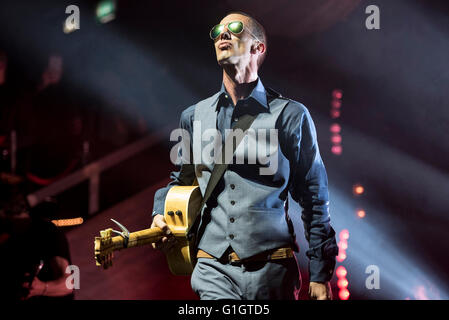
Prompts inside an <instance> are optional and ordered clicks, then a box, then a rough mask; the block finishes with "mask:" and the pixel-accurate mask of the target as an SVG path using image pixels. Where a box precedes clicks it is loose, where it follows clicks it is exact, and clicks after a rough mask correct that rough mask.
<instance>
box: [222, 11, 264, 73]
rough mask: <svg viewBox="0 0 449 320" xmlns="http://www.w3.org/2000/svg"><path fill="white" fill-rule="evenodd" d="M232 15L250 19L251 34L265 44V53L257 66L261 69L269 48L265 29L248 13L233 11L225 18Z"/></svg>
mask: <svg viewBox="0 0 449 320" xmlns="http://www.w3.org/2000/svg"><path fill="white" fill-rule="evenodd" d="M231 14H240V15H242V16H245V17H248V18H249V20H250V21H251V26H250V29H251V32H252V33H253V34H254V35H255V36H256V37H257V39H259V40H260V41H262V42H263V43H264V44H265V52H264V53H263V54H262V55H261V56H260V57H259V60H258V61H257V66H258V67H260V66H261V65H262V63H263V61H264V60H265V56H266V55H267V48H268V44H267V33H266V32H265V28H264V27H263V26H262V24H260V23H259V21H257V20H256V19H255V18H253V17H252V16H250V15H249V14H247V13H246V12H243V11H231V12H228V13H227V14H226V15H225V17H227V16H229V15H231Z"/></svg>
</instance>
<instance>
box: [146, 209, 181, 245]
mask: <svg viewBox="0 0 449 320" xmlns="http://www.w3.org/2000/svg"><path fill="white" fill-rule="evenodd" d="M154 227H158V228H161V229H162V231H164V233H165V234H166V235H167V236H166V237H163V238H162V239H161V240H159V241H158V242H155V243H153V244H152V246H153V248H154V249H159V250H161V251H162V252H164V253H167V252H169V251H170V250H171V249H172V248H173V245H174V244H175V243H176V239H175V237H174V236H173V234H172V233H171V231H170V229H169V228H168V226H167V224H166V223H165V218H164V216H163V215H162V214H157V215H155V216H154V217H153V222H152V223H151V228H154Z"/></svg>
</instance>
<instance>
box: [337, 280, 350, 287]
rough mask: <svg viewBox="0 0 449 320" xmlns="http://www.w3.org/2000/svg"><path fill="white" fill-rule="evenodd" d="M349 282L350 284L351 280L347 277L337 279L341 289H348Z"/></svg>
mask: <svg viewBox="0 0 449 320" xmlns="http://www.w3.org/2000/svg"><path fill="white" fill-rule="evenodd" d="M348 284H349V282H348V280H347V279H346V278H342V279H339V280H338V281H337V286H338V287H339V288H340V289H346V288H347V287H348Z"/></svg>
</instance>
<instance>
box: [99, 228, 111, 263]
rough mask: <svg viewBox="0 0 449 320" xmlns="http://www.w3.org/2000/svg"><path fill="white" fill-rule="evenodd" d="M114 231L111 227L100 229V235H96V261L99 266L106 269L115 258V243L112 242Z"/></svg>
mask: <svg viewBox="0 0 449 320" xmlns="http://www.w3.org/2000/svg"><path fill="white" fill-rule="evenodd" d="M112 235H113V231H112V229H111V228H109V229H106V230H101V231H100V237H95V263H96V265H97V267H100V266H103V268H104V269H107V268H108V267H110V266H112V258H114V244H113V242H112Z"/></svg>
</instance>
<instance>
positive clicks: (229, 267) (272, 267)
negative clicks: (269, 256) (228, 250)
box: [190, 258, 301, 300]
mask: <svg viewBox="0 0 449 320" xmlns="http://www.w3.org/2000/svg"><path fill="white" fill-rule="evenodd" d="M190 281H191V286H192V289H193V291H194V292H195V293H196V294H197V295H198V296H199V297H200V299H201V300H219V299H230V300H298V297H299V289H300V287H301V274H300V272H299V268H298V264H297V261H296V258H289V259H279V260H271V261H267V262H249V263H246V264H241V263H233V264H231V263H229V262H226V263H225V262H222V261H218V260H216V259H209V258H199V259H198V261H197V263H196V265H195V268H194V270H193V273H192V277H191V280H190Z"/></svg>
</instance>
